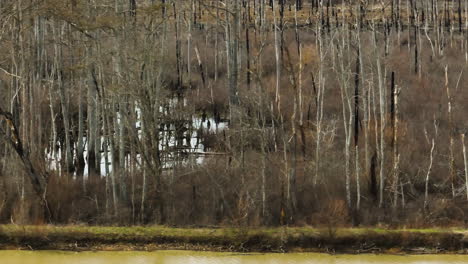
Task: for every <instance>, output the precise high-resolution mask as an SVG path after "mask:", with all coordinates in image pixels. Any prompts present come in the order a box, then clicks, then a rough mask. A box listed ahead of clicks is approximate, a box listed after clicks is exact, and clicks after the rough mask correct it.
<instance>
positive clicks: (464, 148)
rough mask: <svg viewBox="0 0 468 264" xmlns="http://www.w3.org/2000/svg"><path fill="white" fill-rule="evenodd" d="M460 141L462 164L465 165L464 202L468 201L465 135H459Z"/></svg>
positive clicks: (467, 157) (467, 166)
mask: <svg viewBox="0 0 468 264" xmlns="http://www.w3.org/2000/svg"><path fill="white" fill-rule="evenodd" d="M461 141H462V148H463V163H464V164H465V186H466V200H468V155H467V154H466V146H465V134H461Z"/></svg>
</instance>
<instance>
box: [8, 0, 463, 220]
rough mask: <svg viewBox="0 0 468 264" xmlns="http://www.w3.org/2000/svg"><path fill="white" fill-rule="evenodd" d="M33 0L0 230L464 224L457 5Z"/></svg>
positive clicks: (21, 43)
mask: <svg viewBox="0 0 468 264" xmlns="http://www.w3.org/2000/svg"><path fill="white" fill-rule="evenodd" d="M24 2H27V1H24ZM32 2H33V4H32V6H29V5H28V4H27V3H22V2H21V1H5V3H4V4H2V5H0V9H1V10H2V13H4V14H5V16H2V18H1V19H0V21H1V22H2V25H3V27H2V32H1V33H0V36H1V37H0V41H1V42H2V44H1V45H2V46H4V47H6V48H5V49H3V50H2V52H1V54H0V57H1V58H0V61H1V63H0V66H1V67H2V68H1V69H2V72H0V79H1V82H0V90H1V93H0V116H1V119H0V120H1V121H0V128H1V130H0V131H1V133H0V136H1V137H0V139H1V140H0V146H1V148H0V175H1V177H0V188H1V190H2V191H1V192H0V220H1V222H3V223H8V222H13V223H36V224H37V223H44V222H50V223H54V224H71V223H88V224H101V225H116V224H125V225H126V224H166V225H197V226H198V225H202V226H212V225H226V226H260V225H286V224H288V225H319V226H320V225H328V226H347V225H381V224H384V225H394V226H413V227H422V226H450V225H452V226H463V225H465V221H466V219H468V218H467V217H466V214H468V203H467V199H468V193H467V191H468V172H467V153H466V144H467V143H466V142H465V140H464V134H466V132H467V128H468V123H467V118H466V115H467V114H468V104H467V102H468V90H467V89H468V88H467V85H466V83H467V82H468V77H467V72H466V71H467V70H468V68H467V50H468V47H467V45H468V42H467V40H468V38H467V36H468V32H467V26H468V23H466V19H467V18H468V16H466V14H467V5H466V1H464V2H463V1H461V3H460V6H458V2H457V1H447V2H446V1H432V2H431V1H415V0H410V1H383V3H384V5H382V4H381V3H380V2H381V1H380V2H378V3H377V2H375V3H374V2H372V1H371V2H369V3H368V5H363V4H361V5H359V6H357V5H350V4H348V3H346V1H345V2H343V3H341V1H332V2H333V3H332V2H330V1H328V2H327V1H311V3H312V5H310V4H309V2H308V1H297V2H296V3H293V2H292V1H291V2H282V1H279V2H278V1H225V2H220V1H198V0H192V1H171V0H169V1H162V2H163V4H161V3H159V2H158V3H156V4H154V5H151V1H140V2H142V3H139V6H136V2H135V1H130V3H129V2H128V1H108V2H109V3H110V2H112V3H111V4H109V5H106V4H105V3H104V2H106V1H102V3H97V2H96V3H92V2H93V1H91V2H88V1H72V3H68V1H63V2H66V3H62V1H60V2H57V1H55V2H54V1H42V2H41V3H34V1H32ZM99 2H101V1H99ZM114 2H115V3H114ZM335 2H338V3H335ZM106 3H107V2H106ZM327 3H328V4H327ZM361 3H364V2H362V1H361ZM297 4H299V5H297ZM296 6H297V7H298V8H297V9H296ZM299 7H300V8H299ZM459 7H460V9H458V8H459ZM273 11H274V12H273ZM200 121H203V123H202V125H201V126H200V125H195V123H199V122H200ZM226 123H227V124H228V125H227V127H224V125H223V124H226ZM194 141H197V142H200V143H201V144H202V146H203V151H200V150H199V149H196V148H195V147H194ZM189 142H190V144H189ZM100 163H102V164H104V165H102V164H101V165H99V164H100Z"/></svg>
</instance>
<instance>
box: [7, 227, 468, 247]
mask: <svg viewBox="0 0 468 264" xmlns="http://www.w3.org/2000/svg"><path fill="white" fill-rule="evenodd" d="M0 249H21V250H70V251H90V250H91V251H109V250H119V251H122V250H123V251H126V250H144V251H153V250H162V249H175V250H200V251H233V252H323V253H353V254H355V253H392V254H429V253H430V254H444V253H451V254H453V253H455V254H468V230H466V229H461V228H460V229H457V228H452V229H443V228H435V229H391V230H389V229H382V228H323V229H321V228H311V227H277V228H174V227H164V226H149V227H100V226H49V225H40V226H20V225H1V226H0Z"/></svg>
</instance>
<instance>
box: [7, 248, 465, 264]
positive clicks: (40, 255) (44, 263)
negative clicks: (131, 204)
mask: <svg viewBox="0 0 468 264" xmlns="http://www.w3.org/2000/svg"><path fill="white" fill-rule="evenodd" d="M0 263H1V264H176V263H177V264H288V263H289V264H306V263H307V264H370V263H379V264H397V263H398V264H400V263H402V264H439V263H440V264H442V263H452V264H455V263H467V264H468V256H463V255H420V256H396V255H335V256H331V255H326V254H314V253H297V254H296V253H288V254H235V253H206V252H192V251H157V252H80V253H75V252H59V251H0Z"/></svg>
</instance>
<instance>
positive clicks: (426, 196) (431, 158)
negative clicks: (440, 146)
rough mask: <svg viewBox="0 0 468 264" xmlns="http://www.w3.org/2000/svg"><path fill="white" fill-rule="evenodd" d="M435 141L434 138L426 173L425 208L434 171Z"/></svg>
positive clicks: (425, 207)
mask: <svg viewBox="0 0 468 264" xmlns="http://www.w3.org/2000/svg"><path fill="white" fill-rule="evenodd" d="M434 147H435V141H434V139H432V146H431V153H430V156H429V168H428V169H427V173H426V188H425V191H424V209H425V210H427V206H428V204H427V201H428V193H429V191H428V190H429V176H430V175H431V171H432V162H433V153H434Z"/></svg>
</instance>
